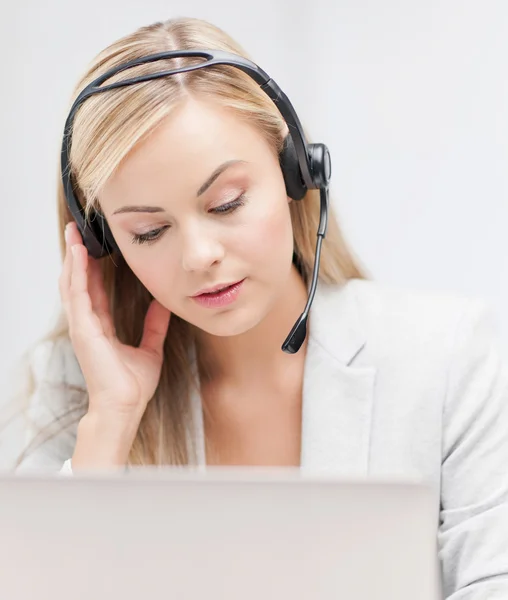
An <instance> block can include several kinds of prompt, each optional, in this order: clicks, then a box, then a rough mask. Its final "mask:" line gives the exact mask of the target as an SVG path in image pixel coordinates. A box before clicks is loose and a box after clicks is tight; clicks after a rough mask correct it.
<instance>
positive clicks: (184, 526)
mask: <svg viewBox="0 0 508 600" xmlns="http://www.w3.org/2000/svg"><path fill="white" fill-rule="evenodd" d="M436 531H437V510H436V498H435V495H434V493H433V492H432V490H431V489H430V488H427V487H426V486H425V485H423V484H420V483H414V482H405V481H371V480H368V481H343V480H336V479H334V478H332V477H324V476H314V477H310V476H304V475H302V474H301V473H297V472H294V471H286V470H270V471H265V470H256V469H254V470H253V469H250V470H242V469H209V470H207V471H197V470H188V469H162V470H155V469H154V470H150V469H148V470H142V471H141V470H134V471H132V472H130V473H129V474H117V475H115V474H108V475H101V476H98V475H95V476H92V475H86V476H84V475H81V476H75V477H71V478H68V477H63V476H56V477H55V476H52V477H49V476H43V475H28V474H23V475H17V476H8V475H4V476H0V598H2V599H6V600H7V599H8V600H155V599H159V598H161V599H164V600H205V599H206V600H272V599H273V600H332V599H333V600H376V599H379V600H384V599H386V600H408V599H409V598H410V599H411V600H438V599H440V598H441V597H442V596H441V593H440V576H439V568H438V560H437V551H436V547H437V542H436Z"/></svg>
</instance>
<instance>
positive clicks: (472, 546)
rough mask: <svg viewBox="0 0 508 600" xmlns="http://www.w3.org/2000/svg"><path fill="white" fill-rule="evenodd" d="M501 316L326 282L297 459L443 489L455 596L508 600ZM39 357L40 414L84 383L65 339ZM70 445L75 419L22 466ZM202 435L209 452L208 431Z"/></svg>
mask: <svg viewBox="0 0 508 600" xmlns="http://www.w3.org/2000/svg"><path fill="white" fill-rule="evenodd" d="M495 324H496V321H495V319H493V318H492V314H491V312H490V310H489V309H488V308H487V307H486V306H485V305H484V304H483V303H482V302H481V301H479V300H476V299H468V298H461V297H456V296H454V295H451V294H446V295H445V294H439V295H437V294H430V293H422V292H414V291H409V290H401V289H398V288H395V287H390V286H383V285H380V284H379V283H375V282H372V281H362V280H352V281H350V282H348V283H347V284H346V285H345V286H342V287H340V286H327V285H324V284H319V285H318V288H317V293H316V297H315V302H314V306H313V308H312V310H311V316H310V323H309V344H308V349H307V356H306V363H305V377H304V388H303V414H302V453H301V467H302V469H305V470H311V471H318V470H319V471H326V472H329V473H333V474H337V475H345V476H350V475H353V476H361V477H363V476H390V475H392V476H393V475H396V476H408V477H411V478H413V477H415V476H416V477H418V478H423V479H424V480H426V481H428V482H430V483H431V484H432V485H433V486H435V489H436V518H437V519H438V527H439V535H438V541H439V553H440V560H441V565H442V572H443V583H444V591H445V597H446V598H448V599H449V600H486V599H499V600H501V599H503V600H506V599H508V368H507V364H506V363H505V362H503V359H502V356H501V351H500V348H499V345H498V341H497V339H496V335H495V328H494V326H495ZM34 364H35V368H36V380H37V381H38V388H37V390H36V393H35V394H34V397H33V402H32V413H33V414H34V415H35V417H36V419H37V420H38V421H39V422H41V421H42V422H44V421H46V420H49V418H50V414H49V413H50V412H51V413H53V414H54V413H55V412H57V413H58V411H59V410H61V409H62V407H65V406H66V405H68V402H69V398H68V397H67V398H66V397H65V395H62V394H60V395H59V394H58V393H56V392H55V388H54V387H53V386H52V385H50V386H49V387H48V386H47V382H48V381H49V382H50V384H51V383H58V382H59V381H61V380H62V377H65V378H66V380H67V381H68V382H69V383H71V384H75V385H83V383H84V382H83V379H82V377H81V373H80V370H79V365H78V364H77V362H76V359H75V357H74V355H73V353H72V348H71V346H70V345H69V343H64V344H60V351H58V352H53V353H50V352H49V347H48V344H46V345H45V347H44V348H43V347H41V348H40V350H39V354H38V356H37V357H36V358H35V362H34ZM45 382H46V383H45ZM195 402H196V399H195ZM197 402H198V404H199V406H198V408H199V407H200V400H199V399H197ZM51 407H53V408H51ZM200 412H201V411H200V410H198V414H199V413H200ZM201 425H202V423H201ZM74 441H75V428H71V429H70V430H69V431H68V432H67V433H65V434H59V435H58V436H57V437H56V438H55V439H54V440H52V441H51V442H48V443H47V444H45V445H44V446H41V447H40V448H39V449H38V450H37V451H35V452H34V453H33V455H32V456H30V457H29V458H28V459H27V460H26V461H25V463H24V466H29V467H33V466H37V467H39V466H40V467H54V468H57V469H60V468H61V467H62V465H63V463H64V461H66V459H68V458H70V456H71V455H72V451H73V447H74ZM198 442H199V444H198V446H200V447H201V457H202V460H204V451H203V448H204V443H203V442H204V440H203V437H202V427H201V428H200V430H199V434H198Z"/></svg>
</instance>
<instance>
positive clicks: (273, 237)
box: [231, 201, 293, 268]
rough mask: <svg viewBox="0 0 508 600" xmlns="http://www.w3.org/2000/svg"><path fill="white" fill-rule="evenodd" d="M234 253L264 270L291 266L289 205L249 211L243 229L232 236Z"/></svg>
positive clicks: (291, 239) (273, 205)
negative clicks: (285, 265) (286, 265)
mask: <svg viewBox="0 0 508 600" xmlns="http://www.w3.org/2000/svg"><path fill="white" fill-rule="evenodd" d="M231 250H233V248H231ZM233 252H234V254H236V255H237V256H241V257H242V258H243V259H244V260H245V261H248V262H249V263H251V264H252V263H259V264H262V265H263V266H264V268H266V267H267V266H270V265H272V266H274V267H275V266H278V265H280V264H285V263H286V262H288V261H289V263H290V262H291V260H292V255H293V229H292V225H291V216H290V213H289V205H288V203H287V202H286V201H282V202H281V201H274V202H273V203H271V205H268V206H267V205H265V206H264V208H263V209H262V210H259V211H252V213H251V214H250V215H249V218H248V220H247V221H246V222H245V223H244V225H243V226H242V227H241V228H239V229H238V230H237V231H236V232H235V239H234V250H233Z"/></svg>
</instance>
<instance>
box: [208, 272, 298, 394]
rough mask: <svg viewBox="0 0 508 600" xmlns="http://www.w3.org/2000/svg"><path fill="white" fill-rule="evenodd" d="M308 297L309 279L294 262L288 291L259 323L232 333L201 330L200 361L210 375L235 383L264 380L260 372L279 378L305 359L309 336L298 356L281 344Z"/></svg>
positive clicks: (287, 287) (272, 378)
mask: <svg viewBox="0 0 508 600" xmlns="http://www.w3.org/2000/svg"><path fill="white" fill-rule="evenodd" d="M306 301H307V289H306V286H305V283H304V281H303V280H302V278H301V275H300V274H299V273H298V271H297V269H296V267H295V266H294V265H293V267H292V269H291V272H290V275H289V278H288V282H287V285H286V286H285V288H284V293H283V294H282V295H281V297H279V298H278V300H277V301H276V303H275V305H274V306H273V308H272V309H271V311H270V312H269V313H268V314H267V315H266V317H265V318H264V319H263V321H261V323H259V324H258V325H257V326H256V327H254V328H253V329H250V330H249V331H247V332H245V333H243V334H241V335H236V336H231V337H219V336H213V335H210V334H207V333H205V332H203V331H201V332H199V335H198V354H199V357H200V362H201V363H202V364H206V372H207V374H208V377H209V378H210V379H212V380H214V381H216V380H220V381H225V382H228V383H230V384H233V385H235V386H236V385H239V386H243V385H249V384H251V383H253V382H256V381H257V382H258V383H260V382H259V374H260V373H263V379H264V380H265V381H270V380H272V381H277V380H279V379H280V374H281V373H284V372H286V371H287V370H288V369H291V368H292V367H295V366H296V364H297V363H301V361H302V360H303V357H304V356H305V351H306V346H307V340H305V342H304V343H303V345H302V347H301V348H300V350H299V352H298V354H297V355H296V356H295V355H290V354H286V353H285V352H283V351H282V350H281V346H282V343H283V341H284V340H285V339H286V336H287V335H288V333H289V332H290V331H291V328H292V327H293V325H294V323H295V321H296V320H297V319H298V317H299V316H300V315H301V313H302V311H303V308H304V306H305V303H306ZM298 355H299V356H298Z"/></svg>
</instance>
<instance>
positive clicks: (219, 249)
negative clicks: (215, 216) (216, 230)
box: [181, 226, 224, 272]
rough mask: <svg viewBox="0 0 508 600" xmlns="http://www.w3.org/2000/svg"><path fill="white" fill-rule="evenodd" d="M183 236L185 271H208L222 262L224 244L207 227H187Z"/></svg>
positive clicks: (182, 233)
mask: <svg viewBox="0 0 508 600" xmlns="http://www.w3.org/2000/svg"><path fill="white" fill-rule="evenodd" d="M181 236H182V240H181V242H182V246H181V247H182V268H183V269H184V271H188V272H192V271H206V270H207V269H209V268H210V267H212V266H213V265H214V264H219V263H220V262H222V260H223V258H224V246H223V245H222V244H221V242H220V241H219V240H218V239H217V236H214V235H213V232H211V231H209V230H207V228H206V227H196V226H193V227H187V228H186V229H185V230H182V231H181Z"/></svg>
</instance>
